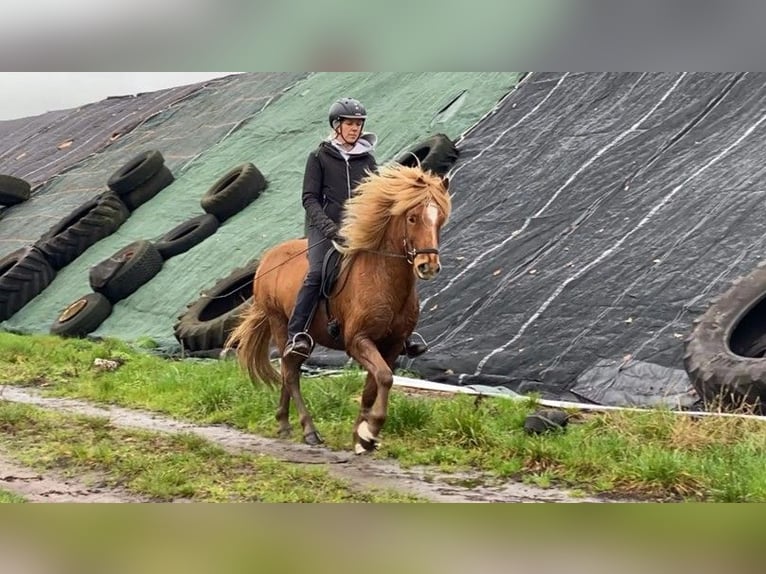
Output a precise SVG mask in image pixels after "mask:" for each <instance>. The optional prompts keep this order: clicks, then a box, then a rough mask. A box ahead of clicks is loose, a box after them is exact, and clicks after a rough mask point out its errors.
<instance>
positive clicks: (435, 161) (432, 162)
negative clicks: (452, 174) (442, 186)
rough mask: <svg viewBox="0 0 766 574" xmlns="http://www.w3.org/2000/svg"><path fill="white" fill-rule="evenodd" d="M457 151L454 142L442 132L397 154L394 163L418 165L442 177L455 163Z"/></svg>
mask: <svg viewBox="0 0 766 574" xmlns="http://www.w3.org/2000/svg"><path fill="white" fill-rule="evenodd" d="M458 156H459V152H458V150H457V147H455V144H454V143H453V142H452V140H451V139H449V138H448V137H447V136H446V135H444V134H434V135H432V136H431V137H429V138H427V139H425V140H423V141H421V142H419V143H417V144H415V145H414V146H412V147H411V148H409V149H408V150H406V151H404V152H402V153H401V154H399V155H398V156H397V157H396V159H395V160H394V161H395V162H396V163H399V164H401V165H405V166H409V167H417V166H418V165H420V167H421V168H422V169H423V170H424V171H428V170H430V171H432V172H433V173H435V174H436V175H439V176H441V177H444V176H445V175H447V172H449V170H450V169H452V166H454V165H455V162H457V159H458Z"/></svg>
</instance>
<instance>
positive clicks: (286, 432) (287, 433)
mask: <svg viewBox="0 0 766 574" xmlns="http://www.w3.org/2000/svg"><path fill="white" fill-rule="evenodd" d="M292 435H293V429H280V430H279V434H278V435H277V436H279V438H282V439H287V438H290V437H291V436H292Z"/></svg>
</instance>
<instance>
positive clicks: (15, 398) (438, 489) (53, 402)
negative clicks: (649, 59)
mask: <svg viewBox="0 0 766 574" xmlns="http://www.w3.org/2000/svg"><path fill="white" fill-rule="evenodd" d="M0 399H1V400H5V401H10V402H16V403H25V404H30V405H35V406H39V407H44V408H48V409H54V410H57V411H62V412H67V413H72V414H81V415H88V416H95V417H103V418H106V419H108V420H109V421H110V423H111V424H112V425H114V426H116V427H122V428H131V429H143V430H149V431H155V432H164V433H193V434H195V435H197V436H200V437H202V438H204V439H206V440H208V441H211V442H213V443H216V444H218V445H220V446H221V447H222V448H224V449H226V450H227V451H229V452H232V453H238V452H250V453H253V452H257V453H263V454H268V455H270V456H273V457H274V458H277V459H279V460H282V461H285V462H291V463H295V464H312V465H324V466H326V467H327V469H328V471H329V472H330V473H331V474H332V475H333V476H335V477H338V478H341V479H344V480H347V481H349V482H350V483H352V484H354V485H356V486H359V487H364V488H390V489H394V490H397V491H399V492H409V493H411V494H414V495H416V496H419V497H421V498H424V499H427V500H430V501H433V502H610V501H609V500H607V499H605V498H589V497H573V496H570V495H569V494H568V493H567V492H565V491H562V490H556V489H542V488H536V487H533V486H528V485H524V484H521V483H517V482H505V483H501V484H489V483H488V481H486V480H485V479H483V478H482V477H481V476H480V475H478V474H461V475H448V474H443V473H439V472H438V471H435V470H433V469H406V470H405V469H402V468H400V467H399V466H398V465H396V464H395V463H392V462H387V461H381V460H374V459H372V458H370V457H364V456H361V457H359V456H356V455H354V454H353V453H352V452H351V451H348V452H344V451H331V450H329V449H325V448H317V447H310V446H307V445H303V444H298V443H292V442H288V441H282V440H277V439H269V438H264V437H259V436H257V435H253V434H248V433H245V432H242V431H238V430H236V429H232V428H229V427H224V426H206V425H195V424H192V423H187V422H182V421H178V420H174V419H172V418H169V417H166V416H163V415H161V414H158V413H152V412H147V411H140V410H133V409H127V408H122V407H116V406H109V407H101V406H96V405H93V404H90V403H87V402H85V401H80V400H75V399H59V398H48V397H43V396H41V395H40V394H39V393H38V392H36V391H35V390H33V389H26V388H19V387H12V386H3V387H1V388H0ZM3 468H4V467H3V463H2V459H0V477H2V476H3V475H4V474H6V472H5V471H4V470H3ZM10 474H11V475H13V474H16V471H10ZM18 474H19V475H20V476H26V475H27V474H29V473H28V471H27V472H26V474H25V472H24V471H22V470H18ZM33 474H35V475H37V473H33ZM35 480H38V479H33V480H32V479H30V480H29V481H27V482H26V483H25V484H30V485H34V482H35ZM45 480H47V477H46V478H45V479H43V478H40V479H39V482H44V481H45ZM51 480H55V479H54V478H51ZM479 482H482V483H483V484H478V483H479ZM51 484H55V482H54V483H51ZM62 484H64V485H65V484H66V483H62ZM0 485H2V486H3V488H6V490H12V491H14V492H18V491H17V490H16V489H15V488H13V484H7V485H6V484H5V482H2V481H1V480H0ZM41 490H43V491H45V492H53V491H62V492H67V491H68V489H66V488H54V487H51V488H43V487H41ZM69 490H72V491H73V492H75V491H76V492H78V493H79V492H80V491H82V492H83V493H84V492H85V491H86V490H83V489H81V488H79V487H73V488H72V489H69ZM19 493H20V494H22V495H23V496H27V495H25V494H24V493H21V492H19ZM30 493H31V494H30V496H31V495H35V494H34V490H33V489H31V488H30ZM98 494H99V493H95V492H94V493H93V495H94V496H97V495H98ZM101 494H102V495H103V496H106V495H107V494H106V493H105V492H101ZM35 496H37V495H35ZM39 496H43V495H42V494H40V495H39ZM83 496H85V494H83ZM115 496H116V497H117V498H121V496H120V495H119V493H118V494H115ZM28 498H29V496H28ZM104 501H105V500H104Z"/></svg>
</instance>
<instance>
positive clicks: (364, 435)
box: [354, 421, 380, 454]
mask: <svg viewBox="0 0 766 574" xmlns="http://www.w3.org/2000/svg"><path fill="white" fill-rule="evenodd" d="M356 435H357V441H356V443H355V444H354V452H355V453H356V454H364V453H367V452H372V451H374V450H377V449H378V448H380V439H378V437H376V436H374V435H373V434H372V431H370V427H369V425H368V424H367V421H362V422H361V423H359V427H358V428H357V429H356Z"/></svg>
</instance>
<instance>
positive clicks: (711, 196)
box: [406, 74, 766, 404]
mask: <svg viewBox="0 0 766 574" xmlns="http://www.w3.org/2000/svg"><path fill="white" fill-rule="evenodd" d="M459 148H460V151H461V160H460V161H459V163H458V165H457V166H456V168H455V169H454V172H453V179H452V181H453V184H452V189H453V193H454V212H453V217H452V219H451V221H450V223H449V224H448V226H447V227H446V228H445V230H444V233H443V239H442V241H443V256H442V263H443V265H444V271H443V273H442V275H441V276H440V277H439V278H438V279H437V280H435V281H434V282H433V283H432V284H421V302H422V315H421V322H420V331H421V332H422V333H423V334H424V335H425V336H426V338H427V339H429V341H430V342H431V345H432V347H431V350H430V352H428V353H427V354H426V355H424V356H423V357H422V358H419V359H416V360H415V361H414V362H410V363H406V365H407V366H410V367H411V368H413V369H414V370H416V371H419V372H420V373H421V374H422V375H424V376H426V377H427V378H430V379H434V380H440V381H444V382H451V383H456V384H461V385H466V384H484V385H504V386H507V387H509V388H511V389H513V390H516V391H519V392H523V393H528V392H530V391H537V392H540V393H542V395H543V396H546V397H563V398H578V399H585V400H592V401H594V402H600V403H610V402H624V401H622V400H620V399H619V397H620V396H621V394H622V396H628V395H630V396H633V397H642V398H640V399H639V398H636V399H634V401H633V402H635V403H643V404H647V403H657V402H662V401H663V400H664V399H665V398H667V397H673V399H672V401H670V402H675V403H678V402H680V403H688V401H689V400H692V397H690V396H687V395H689V393H688V389H689V383H688V378H687V377H686V376H685V373H684V372H683V363H682V352H683V338H684V337H685V335H686V334H687V333H688V331H689V329H690V325H691V320H692V319H693V317H694V316H696V315H697V314H699V313H701V312H702V310H704V308H705V307H706V306H707V305H708V304H709V300H710V299H711V298H712V297H713V296H714V295H717V294H718V293H720V292H721V291H723V290H724V289H725V288H726V287H727V285H728V284H729V282H730V281H731V280H732V279H733V278H735V277H736V276H737V275H740V274H742V273H746V272H748V271H749V270H751V269H752V268H753V267H754V266H755V265H756V264H757V262H758V261H759V260H760V259H761V258H762V257H763V254H764V248H765V247H766V237H765V235H764V232H763V221H765V220H766V177H765V173H766V170H764V164H763V161H762V158H763V157H764V152H766V75H763V74H531V75H529V76H528V77H527V78H526V79H525V80H524V81H523V82H522V83H521V84H520V85H519V86H518V87H517V89H516V90H515V91H514V92H513V93H512V94H511V95H509V96H508V97H507V98H506V99H505V100H504V101H503V102H502V103H501V105H500V106H499V107H498V109H497V110H496V112H495V113H494V114H492V115H490V116H489V117H487V118H486V119H485V120H484V121H482V122H480V123H479V124H478V125H477V126H476V127H475V128H474V129H473V130H472V131H471V132H470V133H469V134H467V136H466V137H465V138H464V139H463V140H462V141H461V142H460V145H459ZM610 369H611V370H610ZM625 369H633V372H634V373H640V374H641V376H635V377H625V376H622V375H621V373H622V374H623V375H624V371H625ZM610 372H611V375H609V374H608V373H610ZM621 387H622V388H621ZM578 389H579V391H578ZM570 390H576V391H577V394H576V395H575V396H574V397H573V396H572V393H570V392H569V391H570ZM607 390H609V391H610V392H606V391H607ZM683 396H687V399H681V398H679V397H683ZM610 397H611V398H610Z"/></svg>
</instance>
